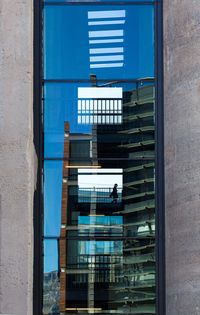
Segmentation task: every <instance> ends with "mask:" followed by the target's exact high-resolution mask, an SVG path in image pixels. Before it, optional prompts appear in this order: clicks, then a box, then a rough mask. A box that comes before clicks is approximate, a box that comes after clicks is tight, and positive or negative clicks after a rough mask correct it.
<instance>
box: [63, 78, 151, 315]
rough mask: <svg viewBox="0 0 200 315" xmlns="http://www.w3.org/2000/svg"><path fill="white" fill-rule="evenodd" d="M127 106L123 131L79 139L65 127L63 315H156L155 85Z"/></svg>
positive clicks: (108, 128)
mask: <svg viewBox="0 0 200 315" xmlns="http://www.w3.org/2000/svg"><path fill="white" fill-rule="evenodd" d="M99 89H101V88H99ZM122 103H123V106H122V121H121V123H115V124H104V123H103V122H102V121H101V123H98V120H97V123H96V124H93V125H92V128H91V133H88V134H78V133H77V134H73V133H70V122H65V136H64V161H63V178H62V202H61V205H62V219H61V230H60V231H61V232H60V241H59V242H60V245H59V253H60V254H59V257H60V258H59V261H60V267H59V269H60V270H59V273H60V302H59V304H60V314H66V313H67V314H68V313H69V314H75V313H78V314H81V313H92V314H94V313H100V314H108V313H118V314H123V313H130V314H155V254H154V249H155V188H154V187H155V179H154V173H155V172H154V169H155V163H154V145H155V139H154V128H155V126H154V85H153V83H151V84H149V83H147V84H146V83H145V82H144V83H141V82H139V83H138V84H137V86H136V88H135V89H132V90H129V89H127V90H126V91H124V92H123V101H122ZM109 106H110V105H109ZM98 115H99V116H100V115H102V111H101V112H100V113H99V114H98ZM89 121H90V120H88V124H89ZM84 124H85V120H84ZM115 183H117V184H118V188H117V189H118V198H117V201H116V203H114V202H112V198H111V197H110V194H111V192H112V189H113V186H114V184H115Z"/></svg>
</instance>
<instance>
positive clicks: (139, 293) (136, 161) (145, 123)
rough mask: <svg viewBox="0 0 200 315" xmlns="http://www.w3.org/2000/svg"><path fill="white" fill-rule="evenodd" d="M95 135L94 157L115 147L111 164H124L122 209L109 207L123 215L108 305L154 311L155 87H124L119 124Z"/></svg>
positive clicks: (148, 311) (102, 129)
mask: <svg viewBox="0 0 200 315" xmlns="http://www.w3.org/2000/svg"><path fill="white" fill-rule="evenodd" d="M106 135H109V137H107V139H109V140H108V141H107V143H106V146H107V148H108V150H105V144H104V142H103V141H102V139H104V138H105V137H106ZM111 139H112V140H111ZM97 140H98V143H99V147H98V148H99V152H98V156H101V157H102V158H105V157H106V155H107V156H110V155H111V152H112V156H113V157H114V155H113V152H115V156H116V157H117V158H118V159H117V160H115V161H114V162H113V161H111V163H110V165H112V163H115V167H123V209H122V210H120V211H116V212H114V213H115V214H116V215H122V216H123V233H124V234H123V236H124V237H125V240H124V242H123V270H122V272H121V274H120V276H119V284H118V286H113V288H111V289H110V292H111V293H110V298H111V299H110V307H111V309H115V310H118V312H120V311H121V312H130V313H134V314H136V313H137V314H140V313H144V312H145V313H155V254H154V248H155V199H154V197H155V196H154V194H155V193H154V142H155V141H154V86H153V85H152V84H150V85H149V86H148V85H147V86H142V85H140V87H137V88H136V90H132V91H127V92H124V95H123V124H122V125H121V126H120V125H119V126H116V127H114V126H109V127H106V126H99V127H98V130H97ZM106 163H107V162H106ZM102 164H103V167H105V164H104V162H103V161H102ZM110 167H111V166H110Z"/></svg>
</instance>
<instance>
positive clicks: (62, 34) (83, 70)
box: [44, 5, 154, 79]
mask: <svg viewBox="0 0 200 315" xmlns="http://www.w3.org/2000/svg"><path fill="white" fill-rule="evenodd" d="M91 73H92V74H96V75H97V78H98V79H101V78H102V79H109V78H110V79H113V78H118V79H129V78H131V79H133V78H143V77H153V76H154V9H153V6H151V5H150V6H142V5H137V6H134V5H126V6H121V5H112V6H111V5H106V6H104V5H95V6H92V5H84V6H73V5H68V6H46V7H45V10H44V76H45V79H89V77H90V74H91Z"/></svg>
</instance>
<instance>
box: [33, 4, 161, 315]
mask: <svg viewBox="0 0 200 315" xmlns="http://www.w3.org/2000/svg"><path fill="white" fill-rule="evenodd" d="M46 1H48V0H46ZM53 3H54V4H55V2H52V3H51V5H53ZM56 4H57V5H59V1H58V2H56ZM60 4H61V3H60ZM68 4H69V2H68ZM70 4H74V5H80V4H82V5H84V4H85V5H87V4H88V2H81V1H80V2H78V3H77V2H73V3H72V2H71V3H70ZM97 4H98V5H101V4H106V5H107V4H109V5H111V4H116V2H115V1H109V2H106V3H105V2H104V3H103V2H97ZM117 4H120V5H124V4H132V5H138V4H140V5H149V4H151V5H154V7H155V86H156V95H155V97H156V111H155V126H156V130H155V140H156V160H155V165H156V170H155V178H156V187H155V193H156V212H155V214H156V227H157V228H156V314H157V315H165V314H166V297H165V199H164V196H165V195H164V182H165V181H164V76H163V67H164V66H163V0H158V1H154V2H150V1H139V2H138V1H128V2H125V1H120V2H117ZM33 5H34V36H33V47H34V80H33V92H34V98H33V121H34V145H35V150H36V155H37V166H38V168H37V185H36V190H35V193H34V215H33V225H34V266H33V314H34V315H42V302H43V184H42V179H43V174H42V166H43V155H44V145H43V125H42V120H41V117H42V106H43V96H42V87H43V67H42V52H43V49H42V45H43V41H42V32H43V22H42V17H43V5H44V4H43V1H42V0H33ZM62 5H63V3H62ZM70 81H73V80H70ZM78 81H79V82H80V81H81V80H78ZM104 81H105V80H104ZM126 81H128V80H126ZM130 81H133V80H130Z"/></svg>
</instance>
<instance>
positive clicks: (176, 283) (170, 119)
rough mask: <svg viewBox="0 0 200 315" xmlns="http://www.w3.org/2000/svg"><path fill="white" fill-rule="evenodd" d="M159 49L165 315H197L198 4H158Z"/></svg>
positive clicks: (193, 0) (192, 0)
mask: <svg viewBox="0 0 200 315" xmlns="http://www.w3.org/2000/svg"><path fill="white" fill-rule="evenodd" d="M164 46H165V176H166V179H165V185H166V281H167V288H166V289H167V292H166V295H167V298H166V303H167V315H197V314H198V315H199V314H200V1H199V0H164ZM159 315H162V314H159Z"/></svg>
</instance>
